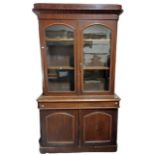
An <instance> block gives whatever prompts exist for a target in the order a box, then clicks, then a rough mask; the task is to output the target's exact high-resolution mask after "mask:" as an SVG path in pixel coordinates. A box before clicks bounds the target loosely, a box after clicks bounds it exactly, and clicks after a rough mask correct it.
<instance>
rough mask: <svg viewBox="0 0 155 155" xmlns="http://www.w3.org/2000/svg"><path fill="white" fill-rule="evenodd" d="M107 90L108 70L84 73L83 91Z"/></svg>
mask: <svg viewBox="0 0 155 155" xmlns="http://www.w3.org/2000/svg"><path fill="white" fill-rule="evenodd" d="M108 89H109V70H105V71H103V70H93V71H87V70H85V71H84V90H85V91H103V90H104V91H107V90H108Z"/></svg>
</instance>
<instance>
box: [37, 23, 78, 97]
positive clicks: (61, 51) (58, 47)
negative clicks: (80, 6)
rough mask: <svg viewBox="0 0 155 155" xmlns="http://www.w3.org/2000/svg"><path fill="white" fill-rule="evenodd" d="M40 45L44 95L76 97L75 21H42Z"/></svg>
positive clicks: (76, 40)
mask: <svg viewBox="0 0 155 155" xmlns="http://www.w3.org/2000/svg"><path fill="white" fill-rule="evenodd" d="M39 24H40V45H41V53H42V61H43V70H44V93H45V94H51V93H52V94H63V95H64V94H75V93H76V92H77V90H78V83H76V82H75V81H79V79H78V77H79V76H78V75H77V74H78V72H77V70H78V69H77V62H78V56H77V47H78V44H77V43H78V33H77V21H76V20H41V21H40V23H39Z"/></svg>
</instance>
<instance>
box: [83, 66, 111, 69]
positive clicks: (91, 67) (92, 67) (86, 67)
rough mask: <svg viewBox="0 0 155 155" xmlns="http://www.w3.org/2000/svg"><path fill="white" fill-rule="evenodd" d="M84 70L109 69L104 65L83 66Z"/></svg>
mask: <svg viewBox="0 0 155 155" xmlns="http://www.w3.org/2000/svg"><path fill="white" fill-rule="evenodd" d="M83 69H84V70H109V69H110V68H109V67H104V66H84V67H83Z"/></svg>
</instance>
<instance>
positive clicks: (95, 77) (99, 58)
mask: <svg viewBox="0 0 155 155" xmlns="http://www.w3.org/2000/svg"><path fill="white" fill-rule="evenodd" d="M79 29H80V31H79V32H80V49H79V51H80V52H79V53H80V73H81V82H80V83H81V92H82V93H84V94H90V93H92V94H103V93H104V94H112V93H113V91H114V72H115V67H114V66H115V50H116V48H115V46H116V41H115V39H116V21H111V20H80V21H79Z"/></svg>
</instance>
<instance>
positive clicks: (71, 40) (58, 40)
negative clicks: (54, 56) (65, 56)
mask: <svg viewBox="0 0 155 155" xmlns="http://www.w3.org/2000/svg"><path fill="white" fill-rule="evenodd" d="M46 41H50V42H73V41H74V39H73V38H70V39H68V38H46Z"/></svg>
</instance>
